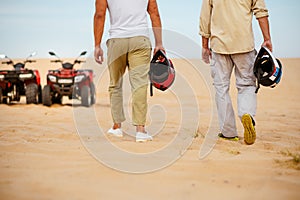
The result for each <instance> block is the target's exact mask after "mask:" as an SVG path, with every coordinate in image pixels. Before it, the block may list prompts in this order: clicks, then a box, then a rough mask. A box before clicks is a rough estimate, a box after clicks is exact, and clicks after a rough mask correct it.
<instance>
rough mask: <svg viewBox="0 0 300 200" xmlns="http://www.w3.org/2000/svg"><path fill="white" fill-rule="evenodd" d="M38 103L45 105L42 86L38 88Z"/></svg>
mask: <svg viewBox="0 0 300 200" xmlns="http://www.w3.org/2000/svg"><path fill="white" fill-rule="evenodd" d="M38 103H43V96H42V86H41V85H39V86H38Z"/></svg>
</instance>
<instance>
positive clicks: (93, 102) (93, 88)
mask: <svg viewBox="0 0 300 200" xmlns="http://www.w3.org/2000/svg"><path fill="white" fill-rule="evenodd" d="M95 103H96V88H95V85H94V83H91V105H93V104H95Z"/></svg>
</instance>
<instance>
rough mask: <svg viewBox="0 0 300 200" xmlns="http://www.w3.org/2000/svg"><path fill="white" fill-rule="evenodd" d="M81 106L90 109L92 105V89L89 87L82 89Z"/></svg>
mask: <svg viewBox="0 0 300 200" xmlns="http://www.w3.org/2000/svg"><path fill="white" fill-rule="evenodd" d="M81 105H82V106H85V107H90V105H91V89H90V87H89V86H87V85H84V86H82V88H81Z"/></svg>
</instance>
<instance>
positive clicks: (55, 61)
mask: <svg viewBox="0 0 300 200" xmlns="http://www.w3.org/2000/svg"><path fill="white" fill-rule="evenodd" d="M50 62H54V63H58V62H60V63H62V61H61V60H51V61H50Z"/></svg>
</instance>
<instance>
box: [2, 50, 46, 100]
mask: <svg viewBox="0 0 300 200" xmlns="http://www.w3.org/2000/svg"><path fill="white" fill-rule="evenodd" d="M34 55H35V52H34V53H31V54H30V55H29V56H28V57H27V58H26V60H25V61H23V62H18V63H14V62H13V60H12V59H10V58H9V57H7V56H6V55H0V58H1V59H7V61H3V62H2V64H7V65H12V66H13V69H12V70H0V104H1V103H5V104H8V103H11V102H12V101H17V102H19V101H20V99H21V96H22V95H25V96H26V103H27V104H31V103H35V104H36V103H42V87H41V80H40V73H39V71H38V70H32V69H27V68H25V65H26V63H33V62H36V61H35V60H30V57H32V56H34Z"/></svg>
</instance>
